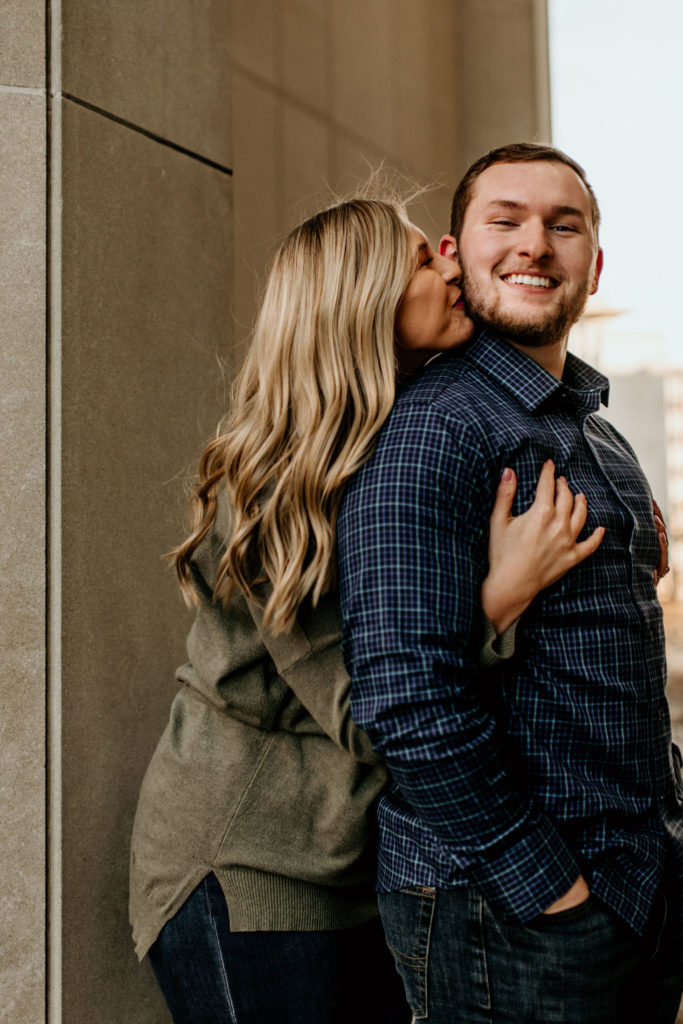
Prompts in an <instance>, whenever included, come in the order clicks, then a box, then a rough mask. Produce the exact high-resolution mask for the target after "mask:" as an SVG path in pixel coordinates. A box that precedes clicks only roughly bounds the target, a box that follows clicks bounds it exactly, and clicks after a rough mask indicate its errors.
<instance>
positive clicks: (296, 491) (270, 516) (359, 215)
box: [170, 198, 415, 633]
mask: <svg viewBox="0 0 683 1024" xmlns="http://www.w3.org/2000/svg"><path fill="white" fill-rule="evenodd" d="M409 232H410V225H409V221H408V216H407V213H406V210H405V207H404V205H403V204H402V203H400V202H393V201H386V200H378V199H364V198H361V199H352V200H349V201H346V202H342V203H340V204H338V205H336V206H333V207H331V208H330V209H327V210H323V211H322V212H321V213H318V214H316V216H314V217H311V218H310V219H309V220H307V221H305V222H304V223H303V224H301V225H299V227H297V228H295V229H294V230H293V231H292V232H291V233H290V234H289V235H288V236H287V238H285V240H284V241H283V242H282V244H281V245H280V247H279V249H278V251H277V253H276V255H275V257H274V260H273V263H272V267H271V269H270V273H269V275H268V280H267V283H266V288H265V294H264V298H263V302H262V306H261V310H260V313H259V316H258V320H257V322H256V326H255V329H254V334H253V340H252V344H251V347H250V350H249V352H248V355H247V357H246V360H245V363H244V366H243V368H242V370H241V372H240V374H239V377H238V379H237V381H236V385H235V388H234V398H233V403H232V408H231V411H230V412H229V414H228V415H227V416H226V418H225V419H224V420H223V421H221V423H220V424H219V428H218V433H217V436H216V438H215V439H214V440H213V441H211V442H210V443H209V444H208V445H207V447H206V448H205V450H204V452H203V454H202V457H201V461H200V465H199V478H198V480H197V483H196V485H195V487H194V496H193V525H192V532H191V533H190V536H189V537H188V538H187V540H185V542H184V543H183V544H181V545H180V546H179V547H178V548H177V549H176V550H175V551H173V552H172V553H171V556H170V557H171V558H172V559H173V561H174V563H175V568H176V571H177V574H178V576H179V579H180V583H181V587H182V589H183V592H184V594H185V596H186V598H187V599H189V600H194V601H196V600H197V598H196V595H195V594H194V589H193V582H192V572H191V564H190V563H191V558H192V554H193V552H194V551H195V549H196V548H197V546H198V545H199V544H200V542H201V541H202V539H203V538H204V537H205V536H206V534H207V533H208V531H209V530H210V529H211V526H212V524H213V522H214V520H215V518H216V508H217V498H218V493H219V489H220V487H225V489H226V490H227V494H228V498H229V500H230V503H231V505H232V508H233V510H234V521H233V532H232V535H231V537H230V539H229V541H228V543H227V548H226V550H225V553H224V555H223V557H222V559H221V562H220V565H219V568H218V575H217V579H216V584H215V589H214V599H216V600H222V601H224V602H226V603H227V602H228V601H229V600H230V599H231V597H232V596H233V593H234V590H235V588H237V589H238V590H240V591H241V592H242V593H243V594H244V595H245V596H246V597H247V598H250V599H255V600H258V601H263V600H265V609H264V621H265V623H266V625H267V626H268V627H269V628H270V629H271V630H272V631H273V632H274V633H278V632H284V631H286V630H288V629H289V628H291V626H292V624H293V622H294V620H295V618H296V614H297V611H298V609H299V607H300V606H301V604H302V602H304V601H306V600H310V601H311V602H312V603H313V604H315V603H316V602H317V601H318V600H319V598H320V596H321V595H322V594H323V593H324V592H325V591H327V590H328V589H329V588H330V587H331V586H332V585H333V584H334V578H335V557H334V534H335V524H336V518H337V513H338V509H339V504H340V501H341V497H342V493H343V489H344V485H345V484H346V482H347V481H348V479H349V478H350V477H351V476H352V474H353V473H355V472H356V470H357V469H358V468H359V467H360V465H361V464H362V463H363V461H364V460H365V459H366V458H367V457H368V455H369V454H370V451H371V449H372V444H373V440H374V438H375V436H376V434H377V432H378V430H379V429H380V427H381V426H382V424H383V423H384V421H385V419H386V418H387V416H388V414H389V411H390V410H391V407H392V404H393V401H394V396H395V386H396V374H397V365H396V357H395V350H394V321H395V317H396V311H397V309H398V306H399V303H400V301H401V298H402V296H403V293H404V291H405V289H406V286H407V284H408V281H409V279H410V276H411V274H412V272H413V270H414V269H415V255H414V252H413V246H412V245H411V241H410V233H409ZM266 582H269V583H270V588H269V592H268V589H267V590H266V594H267V597H265V598H263V597H262V595H263V590H262V588H261V585H262V584H263V583H266Z"/></svg>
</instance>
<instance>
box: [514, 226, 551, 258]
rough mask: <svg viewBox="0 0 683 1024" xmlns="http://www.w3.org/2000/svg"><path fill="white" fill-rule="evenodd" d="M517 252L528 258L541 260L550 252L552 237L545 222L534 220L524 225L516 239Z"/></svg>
mask: <svg viewBox="0 0 683 1024" xmlns="http://www.w3.org/2000/svg"><path fill="white" fill-rule="evenodd" d="M517 252H518V253H519V255H520V256H526V257H527V259H530V260H541V259H543V258H544V257H545V256H550V255H551V254H552V239H551V237H550V234H549V232H548V231H547V230H546V227H545V224H541V223H538V222H536V221H533V222H530V223H529V224H527V225H525V226H524V229H523V230H522V232H521V234H520V236H519V238H518V241H517Z"/></svg>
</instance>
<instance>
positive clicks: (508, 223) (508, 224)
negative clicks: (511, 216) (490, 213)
mask: <svg viewBox="0 0 683 1024" xmlns="http://www.w3.org/2000/svg"><path fill="white" fill-rule="evenodd" d="M493 223H494V224H495V225H496V226H497V227H500V228H514V227H515V224H516V222H515V221H514V220H507V219H506V218H505V217H498V219H497V220H494V221H493Z"/></svg>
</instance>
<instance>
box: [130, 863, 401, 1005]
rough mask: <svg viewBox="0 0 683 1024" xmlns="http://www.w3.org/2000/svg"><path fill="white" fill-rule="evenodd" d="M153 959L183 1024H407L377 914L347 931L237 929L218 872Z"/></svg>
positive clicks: (165, 931) (168, 928) (171, 925)
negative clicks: (237, 930) (219, 881)
mask: <svg viewBox="0 0 683 1024" xmlns="http://www.w3.org/2000/svg"><path fill="white" fill-rule="evenodd" d="M149 959H150V962H151V964H152V968H153V970H154V973H155V975H156V979H157V981H158V983H159V986H160V988H161V991H162V992H163V994H164V998H165V1000H166V1003H167V1005H168V1008H169V1010H170V1011H171V1015H172V1017H173V1020H174V1022H175V1024H304V1022H305V1024H350V1022H352V1021H353V1022H354V1024H361V1022H362V1024H378V1022H379V1024H409V1022H410V1017H411V1014H410V1010H409V1008H408V1006H407V1004H406V1001H405V996H404V994H403V986H402V985H401V981H400V979H399V977H398V975H397V973H396V971H395V969H394V964H393V961H392V959H391V956H390V954H389V951H388V950H387V946H386V942H385V940H384V934H383V932H382V927H381V924H380V922H379V918H376V919H375V920H374V921H371V922H369V923H368V924H364V925H359V926H358V927H355V928H348V929H343V930H339V931H313V932H231V931H230V920H229V917H228V908H227V906H226V902H225V897H224V896H223V891H222V889H221V887H220V885H219V883H218V880H217V879H216V877H215V875H208V876H207V877H206V878H205V879H204V881H203V882H201V883H200V885H199V886H198V887H197V888H196V889H195V890H194V892H193V893H192V894H191V895H190V896H189V898H188V899H187V900H186V902H185V903H184V904H183V906H182V907H181V908H180V910H179V911H178V913H177V914H176V915H175V917H174V918H172V919H171V920H170V921H168V923H167V924H166V925H164V927H163V928H162V930H161V933H160V935H159V937H158V939H157V941H156V942H155V943H154V945H153V946H152V948H151V949H150V951H149Z"/></svg>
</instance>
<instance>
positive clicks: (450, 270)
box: [434, 254, 462, 284]
mask: <svg viewBox="0 0 683 1024" xmlns="http://www.w3.org/2000/svg"><path fill="white" fill-rule="evenodd" d="M434 262H435V263H436V264H437V266H436V269H437V270H438V272H439V274H441V277H443V279H444V281H445V282H446V283H447V284H451V283H452V284H460V278H461V277H462V270H461V269H460V264H459V263H458V261H457V259H455V258H453V259H451V258H450V257H449V256H441V255H440V254H437V255H436V256H435V257H434Z"/></svg>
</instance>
